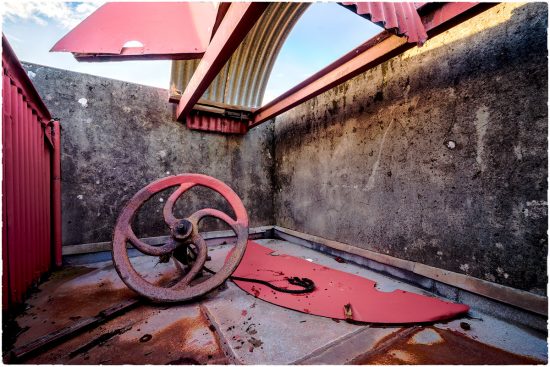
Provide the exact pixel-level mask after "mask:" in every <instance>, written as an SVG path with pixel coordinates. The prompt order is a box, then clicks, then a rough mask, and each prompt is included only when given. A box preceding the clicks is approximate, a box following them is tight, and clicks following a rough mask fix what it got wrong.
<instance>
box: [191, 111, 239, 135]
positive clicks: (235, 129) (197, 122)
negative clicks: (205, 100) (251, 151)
mask: <svg viewBox="0 0 550 367" xmlns="http://www.w3.org/2000/svg"><path fill="white" fill-rule="evenodd" d="M186 122H187V127H188V128H189V129H192V130H203V131H212V132H219V133H224V134H246V132H247V131H248V124H247V121H240V120H236V119H232V118H228V117H223V116H219V115H214V114H208V113H205V112H200V111H192V112H191V114H190V115H189V116H188V117H187V119H186Z"/></svg>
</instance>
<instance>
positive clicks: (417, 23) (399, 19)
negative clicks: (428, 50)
mask: <svg viewBox="0 0 550 367" xmlns="http://www.w3.org/2000/svg"><path fill="white" fill-rule="evenodd" d="M342 4H343V5H346V6H350V5H353V6H355V8H356V10H355V12H356V13H357V14H359V15H369V16H370V19H371V21H373V22H375V23H379V22H380V23H382V24H383V25H384V28H386V29H397V33H398V34H399V35H405V36H406V37H407V40H408V41H409V42H411V43H418V44H419V45H422V44H423V43H424V42H426V40H427V39H428V35H427V33H426V30H425V29H424V25H423V24H422V21H421V20H420V16H419V15H418V12H417V11H416V9H417V8H420V7H422V6H423V5H424V4H425V3H408V2H397V3H393V2H343V3H342Z"/></svg>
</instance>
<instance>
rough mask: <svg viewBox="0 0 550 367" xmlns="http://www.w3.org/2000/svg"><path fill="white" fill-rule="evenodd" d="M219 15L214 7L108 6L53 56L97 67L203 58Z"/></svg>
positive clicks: (67, 37)
mask: <svg viewBox="0 0 550 367" xmlns="http://www.w3.org/2000/svg"><path fill="white" fill-rule="evenodd" d="M217 11H218V10H217V6H216V5H214V4H213V3H198V2H193V3H191V2H114V3H106V4H105V5H103V6H101V7H100V8H99V9H97V10H96V11H95V12H94V13H93V14H91V15H90V16H89V17H88V18H86V19H85V20H84V21H83V22H82V23H80V24H79V25H78V26H76V27H75V28H74V29H73V30H71V31H70V32H69V33H68V34H67V35H65V37H63V38H62V39H61V40H59V41H58V42H57V43H56V44H55V46H54V47H53V48H52V50H51V51H61V52H72V53H73V54H75V57H77V59H94V61H96V60H114V59H115V60H116V59H125V60H128V59H192V58H200V57H201V56H202V54H203V53H204V51H205V50H206V47H207V46H208V43H209V42H210V38H211V34H212V28H213V26H214V22H215V20H216V14H217Z"/></svg>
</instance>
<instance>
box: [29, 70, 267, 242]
mask: <svg viewBox="0 0 550 367" xmlns="http://www.w3.org/2000/svg"><path fill="white" fill-rule="evenodd" d="M24 66H25V67H26V68H27V70H28V72H29V74H30V75H31V77H32V81H33V83H34V84H35V85H36V87H37V89H38V91H39V93H40V94H41V96H42V98H43V99H44V101H45V103H46V105H47V106H48V108H49V109H50V111H51V113H52V115H53V116H55V117H57V118H60V119H61V124H62V129H63V130H62V153H61V157H62V162H61V169H62V212H63V222H62V224H63V244H64V245H74V244H81V243H93V242H101V241H110V239H111V234H112V230H113V227H114V224H115V221H116V218H117V216H118V214H119V212H120V210H121V209H122V207H123V205H124V204H125V203H126V202H127V201H128V200H129V199H130V198H131V197H132V196H133V195H134V194H135V193H136V192H137V191H138V190H139V189H141V188H142V187H143V186H145V185H147V184H148V183H150V182H152V181H154V180H156V179H158V178H161V177H165V176H168V175H174V174H179V173H185V172H190V173H203V174H207V175H210V176H213V177H216V178H218V179H220V180H222V181H224V182H225V183H227V184H228V185H229V186H231V187H232V188H233V189H234V190H235V192H236V193H237V194H238V195H239V196H240V197H241V199H242V200H243V203H244V205H245V207H246V208H247V210H248V215H249V217H250V223H251V226H258V225H267V224H271V223H273V221H274V219H273V208H272V164H273V159H272V151H271V149H272V136H273V128H272V125H271V124H267V125H266V126H265V127H262V128H261V129H258V130H254V131H252V132H250V133H249V134H247V135H246V136H224V135H220V134H213V133H201V132H197V131H191V130H189V129H187V128H186V127H185V126H184V125H182V124H181V123H178V122H175V121H174V120H173V118H172V113H173V112H172V108H171V106H170V105H169V104H168V102H167V99H168V91H166V90H162V89H156V88H151V87H146V86H142V85H138V84H131V83H125V82H121V81H116V80H110V79H105V78H100V77H95V76H90V75H85V74H79V73H74V72H69V71H66V70H59V69H53V68H49V67H43V66H39V65H33V64H28V63H25V64H24ZM168 193H169V192H168ZM212 193H213V192H212V191H210V190H207V189H205V188H193V189H191V192H190V193H188V194H186V195H185V196H183V197H182V199H181V200H180V201H179V202H178V205H177V207H176V214H178V215H181V217H184V216H185V215H189V214H191V213H192V212H193V211H195V210H197V209H200V208H204V207H216V208H220V209H227V208H226V206H225V205H224V200H223V198H222V197H221V196H219V195H218V194H214V195H213V194H212ZM167 197H168V194H167V193H164V194H163V195H157V196H155V197H153V199H152V200H151V204H147V205H145V206H144V207H143V208H142V209H141V211H140V213H139V215H138V216H137V218H136V223H135V227H134V228H135V230H136V234H138V235H140V236H158V235H163V234H168V232H167V231H166V228H165V227H164V222H163V221H162V205H163V204H164V203H165V202H166V199H167ZM161 199H162V200H163V202H161V201H160V200H161ZM183 204H185V205H187V206H184V205H183ZM229 213H231V212H229ZM208 220H209V219H207V220H205V222H207V221H208ZM205 226H206V228H208V229H226V228H225V227H223V228H221V227H220V228H218V227H217V224H216V223H214V221H213V220H212V221H211V222H207V223H205Z"/></svg>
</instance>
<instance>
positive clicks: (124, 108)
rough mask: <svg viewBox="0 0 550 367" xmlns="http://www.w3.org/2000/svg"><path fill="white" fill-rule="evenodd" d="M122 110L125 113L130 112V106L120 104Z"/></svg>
mask: <svg viewBox="0 0 550 367" xmlns="http://www.w3.org/2000/svg"><path fill="white" fill-rule="evenodd" d="M122 110H123V111H124V112H126V113H130V112H132V109H131V108H130V107H128V106H122Z"/></svg>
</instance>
